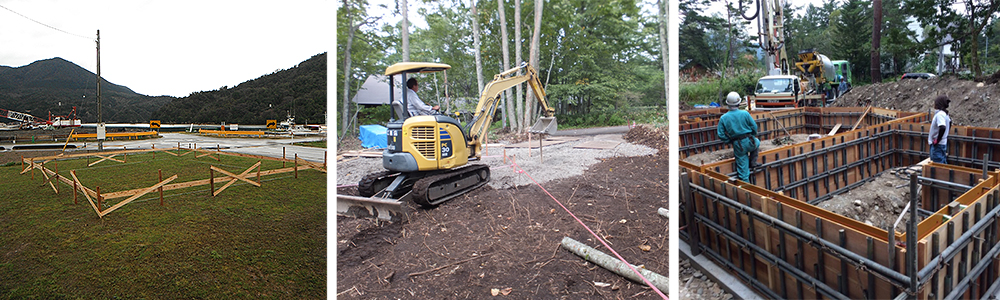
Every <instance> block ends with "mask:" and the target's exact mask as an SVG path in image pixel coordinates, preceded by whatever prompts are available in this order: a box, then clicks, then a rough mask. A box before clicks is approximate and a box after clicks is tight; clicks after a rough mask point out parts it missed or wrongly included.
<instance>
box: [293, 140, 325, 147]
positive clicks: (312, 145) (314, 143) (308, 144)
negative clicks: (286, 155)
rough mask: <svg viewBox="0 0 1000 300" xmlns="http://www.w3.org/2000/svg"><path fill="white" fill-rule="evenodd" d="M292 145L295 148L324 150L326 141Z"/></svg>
mask: <svg viewBox="0 0 1000 300" xmlns="http://www.w3.org/2000/svg"><path fill="white" fill-rule="evenodd" d="M293 145H296V146H306V147H316V148H326V141H315V142H305V143H295V144H293Z"/></svg>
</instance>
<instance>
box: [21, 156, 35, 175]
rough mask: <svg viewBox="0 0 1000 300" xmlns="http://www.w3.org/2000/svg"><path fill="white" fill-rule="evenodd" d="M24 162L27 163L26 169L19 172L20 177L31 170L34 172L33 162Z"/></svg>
mask: <svg viewBox="0 0 1000 300" xmlns="http://www.w3.org/2000/svg"><path fill="white" fill-rule="evenodd" d="M24 161H25V162H27V163H28V167H27V168H25V169H24V170H21V174H22V175H23V174H24V173H28V172H30V171H31V170H34V169H35V161H33V160H27V159H25V160H24Z"/></svg>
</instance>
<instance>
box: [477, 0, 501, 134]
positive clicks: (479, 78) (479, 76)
mask: <svg viewBox="0 0 1000 300" xmlns="http://www.w3.org/2000/svg"><path fill="white" fill-rule="evenodd" d="M471 2H472V43H473V44H474V45H475V47H476V83H477V84H479V85H478V87H479V89H476V92H477V94H476V96H477V98H478V96H479V94H478V93H482V92H483V59H482V54H481V53H482V50H480V45H481V44H480V42H479V13H478V12H477V11H476V0H472V1H471ZM506 115H507V113H506V112H504V116H506ZM506 122H507V121H506V120H504V123H506Z"/></svg>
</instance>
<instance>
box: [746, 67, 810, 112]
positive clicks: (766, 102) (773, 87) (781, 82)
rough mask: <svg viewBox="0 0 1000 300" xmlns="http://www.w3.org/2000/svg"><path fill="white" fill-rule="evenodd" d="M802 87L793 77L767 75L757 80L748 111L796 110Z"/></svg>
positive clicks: (797, 79)
mask: <svg viewBox="0 0 1000 300" xmlns="http://www.w3.org/2000/svg"><path fill="white" fill-rule="evenodd" d="M801 91H802V87H800V86H799V78H798V77H796V76H794V75H769V76H764V77H761V78H760V79H759V80H757V87H756V88H755V89H754V93H753V96H751V97H750V100H749V106H750V110H781V109H791V108H798V107H799V102H800V100H801V99H800V98H801V96H800V94H801Z"/></svg>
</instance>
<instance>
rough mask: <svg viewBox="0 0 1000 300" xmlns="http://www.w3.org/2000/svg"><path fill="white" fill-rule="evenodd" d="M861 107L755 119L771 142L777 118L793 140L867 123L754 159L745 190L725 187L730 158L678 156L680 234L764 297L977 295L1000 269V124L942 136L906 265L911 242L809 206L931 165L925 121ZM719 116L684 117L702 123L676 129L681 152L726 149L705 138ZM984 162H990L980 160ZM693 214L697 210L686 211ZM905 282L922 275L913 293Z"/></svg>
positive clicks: (924, 180)
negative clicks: (944, 142)
mask: <svg viewBox="0 0 1000 300" xmlns="http://www.w3.org/2000/svg"><path fill="white" fill-rule="evenodd" d="M864 110H865V109H864V108H836V109H833V108H800V109H796V110H789V111H782V112H780V113H772V115H774V117H771V115H767V113H763V114H754V117H755V119H757V120H758V126H761V128H762V129H761V130H760V131H761V133H762V134H761V135H762V136H764V137H763V138H765V139H767V138H771V137H772V136H773V137H776V136H774V134H777V133H775V132H774V131H773V130H765V129H764V128H772V129H773V127H774V126H776V125H777V123H776V122H783V123H782V125H787V127H786V129H788V131H789V132H790V133H792V134H795V133H802V132H803V131H805V132H807V133H810V132H819V131H822V130H825V129H826V128H827V127H829V128H833V127H835V126H836V124H841V126H842V127H843V126H844V125H843V124H844V122H845V120H849V119H854V120H855V122H857V120H858V118H860V117H861V116H864V119H862V121H861V122H860V124H862V125H860V126H859V128H861V129H859V130H853V131H847V132H843V133H840V134H836V135H833V136H829V137H825V138H821V139H818V140H813V141H809V142H805V143H799V144H796V145H790V146H786V147H782V148H778V149H774V150H771V151H767V152H764V153H761V157H760V159H759V162H762V163H763V164H764V167H763V168H761V169H760V170H758V171H756V172H754V174H753V176H752V179H751V180H750V181H751V182H750V183H746V182H732V183H731V182H727V181H726V180H727V179H728V177H729V176H731V175H732V173H734V172H733V168H734V162H733V160H732V159H729V160H725V161H721V162H717V163H712V164H706V165H701V166H697V165H693V164H689V163H686V162H683V161H682V162H681V166H682V168H683V169H684V170H685V171H686V173H687V176H686V178H688V180H684V181H683V182H682V183H683V184H685V185H686V187H684V188H683V190H685V191H686V192H685V195H684V196H682V197H683V199H685V200H684V201H685V202H686V203H685V204H684V210H685V215H686V216H687V218H685V220H684V222H683V223H686V224H685V225H688V224H693V226H688V227H687V228H688V231H686V232H685V233H684V234H682V235H684V236H685V237H686V238H687V239H688V241H689V243H690V244H691V246H692V249H698V250H699V252H702V253H705V254H706V255H708V256H710V257H711V258H712V259H714V260H716V261H719V262H720V263H722V265H724V266H727V267H729V269H730V270H731V271H732V272H733V273H734V274H736V275H737V276H739V277H740V278H741V279H743V280H744V281H747V282H748V283H749V284H750V285H751V286H753V287H755V288H756V289H758V290H759V291H761V292H762V293H763V294H764V295H766V296H768V297H782V298H820V297H822V298H842V297H846V298H854V299H861V298H879V299H882V298H893V297H895V296H897V295H899V294H901V293H906V292H907V291H911V295H913V296H916V297H918V298H932V299H946V298H947V297H949V296H950V297H955V296H958V297H963V298H964V297H976V298H978V297H981V296H982V295H983V293H985V292H986V290H987V288H988V287H989V286H991V285H992V284H993V282H994V281H995V280H996V279H997V277H998V276H997V275H998V273H1000V264H998V263H997V262H996V261H995V260H994V259H993V258H994V257H996V254H1000V246H997V247H994V245H1000V244H998V243H997V242H998V238H997V234H996V231H997V227H998V225H1000V222H998V221H997V213H1000V207H998V205H997V203H998V202H1000V192H997V190H998V185H1000V181H998V177H1000V176H998V173H996V172H989V168H991V167H996V166H1000V164H998V163H997V162H996V161H995V160H993V159H992V157H998V155H1000V153H996V152H998V151H1000V129H989V128H973V127H961V126H955V127H954V128H953V129H952V132H951V133H950V134H949V136H950V137H949V145H948V149H949V162H950V163H951V164H934V163H930V164H926V165H924V166H923V167H922V174H923V175H922V176H921V177H919V178H920V179H919V180H918V181H916V182H917V184H919V186H920V191H921V192H920V193H919V198H918V199H914V201H915V202H916V201H919V203H920V207H921V208H922V209H923V210H924V211H926V213H924V214H923V215H922V217H923V220H922V221H921V222H920V224H919V225H918V226H916V227H917V241H916V245H915V249H914V250H915V251H913V252H914V253H915V254H916V257H915V259H914V260H912V261H907V259H906V257H907V255H906V251H907V249H906V248H907V247H906V245H905V244H902V243H901V242H903V241H906V240H907V235H906V234H901V233H893V234H892V235H890V234H889V233H888V232H887V231H885V230H883V229H880V228H877V227H873V226H869V225H866V224H864V223H861V222H859V221H856V220H853V219H850V218H847V217H845V216H842V215H839V214H835V213H832V212H830V211H826V210H824V209H821V208H818V207H816V206H814V205H813V204H814V203H818V202H821V201H823V200H825V199H828V198H829V197H832V196H833V195H836V194H839V193H843V192H846V191H849V190H850V189H852V188H853V187H855V186H858V185H860V184H863V183H865V182H867V181H868V180H871V179H873V178H874V177H875V176H877V175H878V174H879V173H881V172H883V171H886V170H889V169H892V168H897V167H903V166H911V165H914V164H917V163H918V162H920V161H922V160H924V159H926V157H927V142H926V139H927V130H928V127H929V124H927V123H925V122H927V115H926V114H922V113H906V112H898V111H890V110H881V109H871V110H870V111H865V112H861V113H858V112H859V111H864ZM722 112H724V111H721V110H709V111H705V112H689V113H688V117H690V116H698V118H697V119H687V120H688V122H686V123H684V124H681V127H682V132H681V134H680V136H681V139H680V140H681V145H680V147H681V149H686V150H687V152H684V151H683V150H682V152H683V153H682V154H681V156H682V157H686V156H688V155H693V154H696V153H699V152H702V151H711V150H715V149H721V148H722V147H724V146H722V145H721V143H713V142H712V141H711V139H713V138H716V137H715V134H714V131H715V126H716V125H717V122H718V117H717V116H718V115H721V113H722ZM762 115H766V117H763V116H762ZM778 115H781V117H779V116H778ZM682 119H683V118H682ZM764 126H768V127H764ZM853 126H854V124H850V127H853ZM850 127H848V129H849V128H850ZM778 130H780V129H778ZM782 134H784V133H783V132H782ZM995 137H996V138H995ZM995 146H996V147H995ZM984 155H986V156H987V157H989V158H991V159H989V160H986V161H984V159H983V156H984ZM916 179H917V177H914V180H916ZM688 207H693V208H694V209H693V210H691V211H690V213H688V211H687V208H688ZM692 222H693V223H692ZM912 275H918V276H916V277H917V278H916V283H917V285H916V288H914V287H912V285H911V280H912V279H913V278H912V277H911V276H912ZM914 290H915V291H916V294H913V292H912V291H914ZM949 294H951V295H949Z"/></svg>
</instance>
